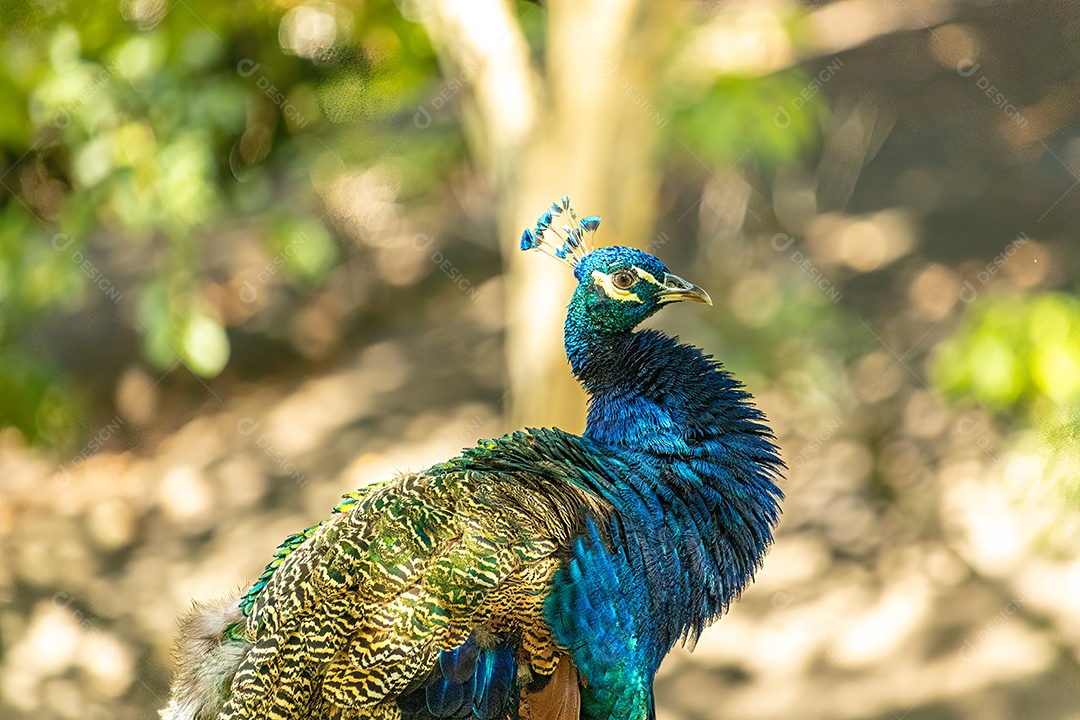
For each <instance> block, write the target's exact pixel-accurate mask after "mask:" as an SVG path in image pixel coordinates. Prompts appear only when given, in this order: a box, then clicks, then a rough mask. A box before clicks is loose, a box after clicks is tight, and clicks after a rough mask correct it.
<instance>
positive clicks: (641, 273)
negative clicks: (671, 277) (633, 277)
mask: <svg viewBox="0 0 1080 720" xmlns="http://www.w3.org/2000/svg"><path fill="white" fill-rule="evenodd" d="M634 271H635V272H637V274H638V277H639V278H641V279H642V280H644V281H646V282H651V283H652V284H653V285H656V286H660V287H662V286H661V285H660V281H659V280H657V279H656V278H655V277H653V275H652V273H650V272H649V271H647V270H642V269H641V268H639V267H638V266H637V265H635V266H634Z"/></svg>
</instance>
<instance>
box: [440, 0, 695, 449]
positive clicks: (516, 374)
mask: <svg viewBox="0 0 1080 720" xmlns="http://www.w3.org/2000/svg"><path fill="white" fill-rule="evenodd" d="M423 7H424V10H425V12H424V13H423V18H424V23H425V25H426V26H427V28H428V31H429V33H430V35H431V38H432V42H433V43H434V45H435V47H436V51H437V52H438V53H439V58H440V62H441V63H442V64H443V66H444V68H445V71H446V73H447V75H448V76H450V77H454V76H457V75H458V74H459V73H461V71H462V70H466V69H470V70H471V69H475V71H470V72H469V73H467V76H468V77H469V84H470V91H471V92H470V94H469V99H468V101H467V103H468V107H467V108H465V110H464V112H463V118H462V119H463V122H464V123H465V125H466V129H465V132H466V136H467V138H468V140H469V143H470V150H471V152H472V154H473V156H474V158H476V160H477V161H478V162H479V163H480V164H481V166H482V167H483V168H484V169H485V171H486V172H487V174H488V176H489V178H490V179H491V182H492V183H493V185H494V187H496V188H498V190H499V202H500V209H499V213H498V224H499V231H500V235H501V238H502V242H503V244H502V247H503V248H504V250H505V253H506V255H505V258H506V267H507V272H506V290H507V293H506V297H507V303H508V307H507V324H508V330H507V339H506V346H507V353H508V364H509V368H510V383H511V386H510V403H509V408H510V418H509V420H510V423H511V427H520V426H529V427H536V426H542V425H555V426H558V427H561V428H563V429H565V430H569V431H573V432H579V431H580V430H581V429H582V428H583V427H584V410H585V403H584V393H583V392H582V391H581V389H580V388H579V386H578V384H577V382H576V381H575V380H574V378H573V377H572V376H571V374H570V369H569V366H568V364H567V362H566V355H565V353H564V351H563V343H562V321H563V317H564V309H565V307H566V303H567V302H568V301H569V299H570V295H571V293H572V291H573V287H574V279H573V276H572V274H571V273H570V272H569V271H568V270H567V268H566V267H564V266H563V265H561V264H560V263H557V262H554V261H552V260H550V259H549V258H546V257H543V256H540V255H538V254H533V253H522V252H519V251H518V241H519V239H520V237H521V231H522V230H523V229H524V228H526V227H531V226H532V225H533V224H534V223H535V222H536V218H537V217H538V216H539V215H540V214H541V213H542V212H543V211H544V210H545V209H546V208H547V207H548V206H550V205H551V203H552V202H554V201H555V200H556V199H558V198H559V197H560V196H561V195H569V196H570V197H571V198H572V200H573V203H574V207H575V209H577V210H578V213H579V216H584V215H600V216H602V217H603V218H604V222H603V224H602V225H601V229H600V231H599V233H598V235H597V239H598V241H599V242H601V243H603V244H605V245H607V244H620V245H636V246H639V247H642V246H644V245H646V244H647V243H648V238H649V237H650V235H651V229H652V224H653V221H654V209H655V198H656V194H657V191H658V182H659V172H658V170H659V166H658V163H657V158H656V145H657V142H656V141H657V137H658V133H659V131H660V129H661V128H662V127H663V125H664V124H665V123H666V120H665V119H664V118H662V117H661V116H659V114H658V111H657V110H656V109H655V108H654V107H652V103H651V102H650V97H652V95H653V94H652V88H651V87H650V85H649V82H650V80H649V78H655V77H656V76H657V75H658V73H656V67H657V65H658V64H659V62H660V61H661V58H660V57H658V53H659V52H660V51H661V49H662V48H663V47H665V41H666V40H669V39H670V38H669V36H668V34H669V33H670V31H671V30H672V28H673V27H674V22H673V21H674V20H675V19H676V16H677V15H676V14H677V12H678V10H677V7H676V4H673V3H650V2H647V0H551V2H549V3H547V4H546V6H528V7H522V8H521V12H522V14H523V15H524V14H525V13H533V12H541V13H547V14H548V32H547V42H546V52H545V58H544V62H543V67H542V68H537V67H535V65H534V63H533V62H532V61H531V59H530V57H529V48H528V45H527V43H526V41H525V38H524V36H523V35H522V33H521V29H520V25H519V19H518V18H517V17H516V16H515V14H514V7H515V6H513V5H512V4H511V3H509V2H505V1H502V0H425V1H424V3H423Z"/></svg>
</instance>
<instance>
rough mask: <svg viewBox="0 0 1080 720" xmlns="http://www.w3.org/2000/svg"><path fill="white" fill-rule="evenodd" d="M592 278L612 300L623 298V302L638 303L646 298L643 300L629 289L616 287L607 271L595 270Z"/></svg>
mask: <svg viewBox="0 0 1080 720" xmlns="http://www.w3.org/2000/svg"><path fill="white" fill-rule="evenodd" d="M592 279H593V281H594V282H596V284H597V285H599V286H600V288H601V289H602V290H603V291H604V294H605V295H607V296H608V297H609V298H611V299H612V300H621V301H623V302H636V303H640V302H644V300H642V299H641V298H639V297H638V296H637V295H636V294H634V293H632V292H630V291H629V290H620V289H619V288H617V287H615V283H614V282H612V280H611V276H610V275H608V274H607V273H605V272H600V271H599V270H593V271H592ZM654 282H655V281H654Z"/></svg>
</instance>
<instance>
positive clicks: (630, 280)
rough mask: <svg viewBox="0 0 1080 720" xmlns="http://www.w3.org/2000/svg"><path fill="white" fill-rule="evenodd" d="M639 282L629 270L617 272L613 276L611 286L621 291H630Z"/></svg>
mask: <svg viewBox="0 0 1080 720" xmlns="http://www.w3.org/2000/svg"><path fill="white" fill-rule="evenodd" d="M635 282H637V278H636V277H634V273H632V272H630V271H629V270H616V271H615V272H614V273H612V274H611V284H612V285H614V286H615V287H617V288H619V289H620V290H629V289H630V288H632V287H633V286H634V283H635Z"/></svg>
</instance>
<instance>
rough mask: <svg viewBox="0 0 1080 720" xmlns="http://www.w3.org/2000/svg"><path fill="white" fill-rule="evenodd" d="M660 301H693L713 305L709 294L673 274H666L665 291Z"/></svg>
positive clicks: (662, 292) (661, 293)
mask: <svg viewBox="0 0 1080 720" xmlns="http://www.w3.org/2000/svg"><path fill="white" fill-rule="evenodd" d="M659 300H660V302H662V303H669V302H681V301H683V300H693V301H694V302H703V303H706V304H707V305H712V298H711V297H709V293H707V292H705V291H704V290H702V289H701V288H699V287H698V286H697V285H694V284H693V283H688V282H686V281H685V280H683V279H682V278H681V277H679V276H678V275H672V274H671V273H665V274H664V289H663V290H662V291H661V292H660V296H659Z"/></svg>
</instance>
